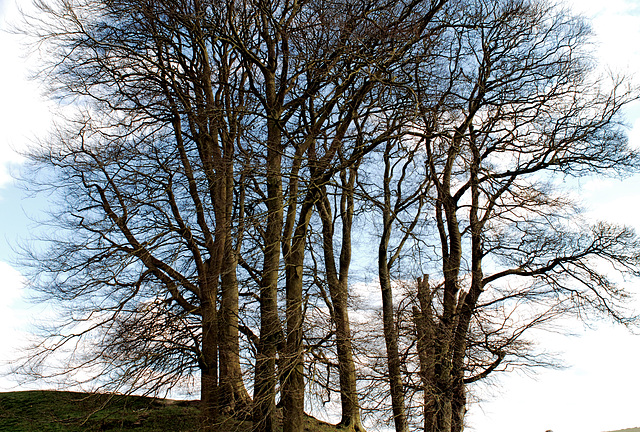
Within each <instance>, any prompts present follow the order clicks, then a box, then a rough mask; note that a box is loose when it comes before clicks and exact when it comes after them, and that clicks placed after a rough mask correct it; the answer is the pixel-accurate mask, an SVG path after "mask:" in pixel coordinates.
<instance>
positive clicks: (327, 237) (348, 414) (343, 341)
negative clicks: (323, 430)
mask: <svg viewBox="0 0 640 432" xmlns="http://www.w3.org/2000/svg"><path fill="white" fill-rule="evenodd" d="M354 180H355V171H354V172H353V173H352V176H351V178H350V179H349V182H348V183H345V182H344V181H343V192H342V193H343V195H342V197H343V199H342V200H341V203H342V204H343V205H342V207H343V208H342V209H341V213H342V214H341V218H342V245H341V250H340V269H339V272H340V273H339V276H338V270H337V269H336V265H335V256H334V252H333V235H334V230H333V216H332V214H331V207H330V206H331V204H330V202H329V199H328V197H327V195H326V192H325V191H323V195H322V199H321V200H320V202H319V203H318V209H319V213H320V218H321V220H322V235H323V250H324V260H325V271H326V273H327V283H328V285H329V294H330V296H331V303H332V305H333V308H332V309H330V310H332V312H333V313H332V316H331V319H332V320H333V322H334V323H335V325H336V348H337V351H338V373H339V375H340V402H341V406H342V418H341V419H340V423H339V425H338V426H339V427H340V428H341V429H344V430H346V431H353V432H364V427H363V426H362V420H361V417H360V403H359V401H358V391H357V387H356V368H355V364H354V361H353V346H352V344H351V329H350V325H349V311H348V307H347V300H348V297H349V295H348V294H349V283H348V276H349V266H350V264H351V226H352V221H353V182H354Z"/></svg>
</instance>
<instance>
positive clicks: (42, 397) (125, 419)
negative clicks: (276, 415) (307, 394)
mask: <svg viewBox="0 0 640 432" xmlns="http://www.w3.org/2000/svg"><path fill="white" fill-rule="evenodd" d="M217 429H218V430H219V431H220V432H250V431H251V422H249V421H241V420H236V419H233V418H226V419H222V420H221V424H220V425H219V427H218V428H217ZM198 430H200V411H199V409H198V405H197V401H174V400H165V399H154V398H147V397H140V396H118V395H104V394H88V393H74V392H59V391H23V392H9V393H0V431H1V432H9V431H11V432H63V431H64V432H101V431H114V432H115V431H136V432H166V431H172V432H173V431H175V432H197V431H198ZM305 430H306V431H308V432H335V431H336V428H335V426H333V425H330V424H327V423H324V422H321V421H319V420H316V419H315V418H313V417H308V418H307V423H306V425H305Z"/></svg>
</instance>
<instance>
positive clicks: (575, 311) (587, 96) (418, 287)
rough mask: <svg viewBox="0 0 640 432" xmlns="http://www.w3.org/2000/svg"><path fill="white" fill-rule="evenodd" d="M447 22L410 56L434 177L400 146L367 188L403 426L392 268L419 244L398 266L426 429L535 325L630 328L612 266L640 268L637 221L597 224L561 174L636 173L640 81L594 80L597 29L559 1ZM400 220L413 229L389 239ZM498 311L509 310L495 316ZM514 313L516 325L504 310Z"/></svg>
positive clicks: (448, 415) (455, 407) (454, 427)
mask: <svg viewBox="0 0 640 432" xmlns="http://www.w3.org/2000/svg"><path fill="white" fill-rule="evenodd" d="M451 18H452V21H451V23H452V24H451V26H450V27H449V29H448V30H447V32H446V34H444V35H443V37H442V39H441V40H442V44H441V45H439V47H440V49H441V51H440V53H439V55H438V56H436V57H435V58H434V57H432V61H431V62H428V63H427V66H426V67H423V64H421V63H416V64H414V65H412V67H414V68H415V69H413V76H414V77H416V79H415V80H413V81H412V83H413V90H414V91H415V94H416V97H417V98H418V100H419V102H418V112H419V114H418V117H417V119H416V121H412V122H410V123H409V125H410V126H409V129H408V130H407V135H409V136H413V137H414V139H415V143H416V147H417V146H418V145H419V146H422V147H421V149H423V151H424V153H425V154H424V156H423V157H424V160H425V164H426V167H425V169H424V171H422V170H420V168H418V169H415V168H414V170H413V172H414V174H415V175H418V176H423V178H424V183H423V184H421V185H420V186H419V189H417V190H416V189H415V180H413V179H412V181H413V183H414V186H413V187H412V186H411V182H410V181H407V178H408V177H410V176H409V175H407V173H406V170H407V166H408V165H407V164H409V163H410V162H409V161H411V159H412V157H413V153H408V154H402V155H398V154H397V153H396V154H394V152H397V150H396V149H398V148H400V147H398V146H395V147H394V146H391V145H389V146H388V151H386V152H385V153H384V155H383V159H384V161H385V171H384V174H383V175H382V179H381V180H379V181H378V183H376V184H381V186H377V187H376V186H373V189H374V190H377V191H380V192H379V195H378V196H377V197H373V192H367V193H368V195H370V196H371V197H373V198H374V202H375V203H376V206H377V207H378V208H379V215H380V216H379V217H380V220H381V226H382V234H381V237H380V238H381V240H380V249H379V256H378V260H379V268H380V287H381V290H382V298H383V316H384V318H383V321H384V323H385V325H384V329H385V340H386V342H387V354H388V374H389V380H390V396H391V404H392V408H393V412H394V420H395V425H396V430H398V431H404V430H407V427H408V426H407V421H406V420H405V417H406V414H405V406H404V405H403V400H402V398H403V397H404V396H405V395H406V388H404V389H403V388H402V380H401V377H402V374H401V370H400V367H399V365H400V364H401V361H400V354H399V351H398V343H399V342H398V341H399V339H398V325H399V322H400V320H399V319H398V317H397V316H394V314H395V309H394V305H393V298H394V296H393V295H391V289H392V287H393V284H392V283H390V282H389V277H388V276H387V274H389V269H390V267H391V266H392V265H393V262H394V260H396V259H397V258H398V257H399V256H400V254H401V251H402V249H403V248H405V249H407V246H408V245H406V244H405V242H406V239H407V238H413V239H415V241H413V242H412V243H413V245H411V247H412V252H409V250H405V252H403V253H404V254H405V255H407V256H408V257H409V259H408V261H409V264H408V267H409V268H410V269H411V270H409V271H407V270H405V269H397V270H396V275H397V276H395V280H397V281H398V280H400V281H401V280H403V279H404V280H407V279H409V280H412V279H413V280H414V281H415V285H414V286H415V288H414V294H413V295H414V299H415V303H414V304H415V308H414V322H415V327H416V330H415V332H416V333H415V337H416V338H417V340H416V348H417V352H416V357H417V360H418V362H419V364H420V377H421V380H422V392H423V395H424V402H423V404H422V406H423V410H422V412H421V413H420V415H421V417H422V420H423V428H424V430H426V431H438V432H442V431H445V432H450V431H461V430H462V429H463V426H464V414H465V411H466V404H467V399H466V386H467V385H468V384H469V383H472V382H475V381H477V380H479V379H483V378H485V377H486V376H488V375H489V374H490V373H491V372H493V371H495V370H496V369H498V368H500V367H502V366H503V365H504V364H509V362H512V361H513V362H517V360H518V357H520V359H521V360H522V359H525V360H526V356H527V354H526V352H523V351H522V349H523V348H524V345H523V344H524V342H525V339H524V337H523V334H526V330H528V329H531V328H535V327H536V326H538V325H542V324H543V323H546V322H548V321H549V320H551V319H553V318H556V317H558V316H560V315H562V316H566V315H573V316H579V317H584V316H588V315H590V313H594V312H599V313H602V314H604V315H605V316H607V317H609V318H611V319H613V320H615V321H618V322H622V323H629V322H631V321H632V319H633V314H629V313H628V311H626V308H625V304H624V303H625V301H626V299H627V296H628V292H627V291H625V290H624V289H623V288H621V287H619V286H617V285H616V284H614V283H613V282H612V280H611V279H610V277H609V274H610V272H612V271H620V272H623V273H627V274H630V275H635V276H637V275H638V271H639V270H640V267H639V264H640V262H639V258H640V255H639V252H640V249H638V246H639V244H638V240H637V238H636V236H635V234H634V233H633V231H632V230H631V229H629V228H627V227H620V226H615V225H611V224H607V223H605V222H599V223H596V224H595V225H593V226H589V224H588V223H587V222H585V220H584V219H583V218H582V217H581V215H580V214H579V212H578V211H577V210H576V205H575V204H574V203H573V202H572V200H570V199H569V198H568V197H566V196H563V194H562V192H561V190H560V189H559V188H558V187H557V186H556V184H555V182H556V179H557V176H558V175H561V176H564V177H565V178H566V177H578V176H584V175H591V174H598V175H607V174H610V175H617V174H620V173H623V172H629V171H632V170H634V169H635V167H636V166H637V154H636V153H635V152H634V151H633V150H632V149H630V148H629V147H628V146H627V141H626V137H625V135H624V132H623V125H622V124H621V123H620V117H619V115H620V112H621V109H622V107H623V106H625V104H627V103H629V102H630V101H632V100H635V99H636V98H637V96H638V94H637V90H635V89H632V88H631V87H629V86H628V85H627V84H626V83H625V82H624V81H623V80H619V79H617V78H615V77H614V78H612V79H610V80H605V79H603V78H597V77H595V76H594V75H595V74H594V71H593V67H592V64H593V62H592V59H591V58H590V57H589V55H588V51H587V50H588V45H587V42H588V38H589V29H588V26H587V25H586V24H585V23H584V21H582V20H581V19H579V18H575V17H573V16H572V15H570V14H569V13H568V12H566V11H564V10H561V9H559V8H557V7H556V6H551V5H547V4H545V3H543V2H533V1H531V2H530V1H510V0H506V1H500V2H485V1H477V2H466V3H465V8H464V9H463V10H460V11H459V14H455V15H454V16H452V17H451ZM418 143H419V144H418ZM371 189H372V188H371V185H366V188H365V190H366V191H371ZM423 197H428V205H427V206H425V205H424V204H423V201H422V200H423V199H424V198H423ZM412 200H413V201H412ZM411 203H413V204H412V205H411ZM421 212H422V216H420V213H421ZM420 218H421V219H420ZM419 220H427V221H428V223H429V224H432V225H431V226H432V227H433V228H435V232H436V233H437V237H436V238H437V239H438V240H439V241H434V240H435V239H434V238H433V237H432V238H428V237H425V236H424V235H420V230H419V229H418V227H417V225H416V224H418V221H419ZM422 225H423V226H424V227H425V228H426V227H427V225H426V224H422ZM394 230H395V231H397V232H400V233H404V234H402V235H400V236H398V238H397V239H396V241H395V244H390V243H389V235H390V234H389V233H390V232H391V231H394ZM408 236H410V237H408ZM425 250H426V251H429V252H424V251H425ZM433 251H435V253H434V252H433ZM412 256H413V258H411V257H412ZM434 257H438V258H439V260H440V262H439V264H438V265H437V266H436V265H434V261H433V258H434ZM412 260H413V261H412ZM403 264H404V265H405V266H407V260H406V259H405V260H404V262H403ZM420 267H421V268H422V269H423V272H424V273H425V274H424V276H423V275H421V274H416V269H419V268H420ZM613 269H616V270H613ZM418 271H419V270H418ZM412 273H413V274H412ZM393 279H394V278H391V280H393ZM497 310H500V311H502V313H503V314H504V315H503V316H504V317H507V318H504V319H503V320H502V321H497V322H496V321H495V315H494V316H493V317H491V313H495V312H496V311H497ZM516 314H518V316H519V319H520V320H522V321H520V322H518V321H514V320H513V319H510V318H508V317H510V316H514V315H516ZM492 318H493V319H494V320H493V321H492ZM501 326H506V327H507V330H506V331H505V330H503V329H501ZM531 359H532V360H533V361H534V362H535V358H531ZM525 363H526V362H525Z"/></svg>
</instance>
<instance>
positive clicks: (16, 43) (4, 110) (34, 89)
mask: <svg viewBox="0 0 640 432" xmlns="http://www.w3.org/2000/svg"><path fill="white" fill-rule="evenodd" d="M22 3H24V2H22ZM0 13H2V15H3V16H2V17H0V58H1V59H2V63H3V67H1V68H0V94H2V103H1V104H0V130H1V131H2V135H0V186H2V185H4V184H6V183H7V182H8V181H10V178H11V177H10V175H9V172H8V166H9V165H11V164H15V163H19V162H20V161H22V157H21V156H20V155H19V153H18V152H19V151H20V150H21V149H24V147H25V146H26V145H27V144H28V143H30V142H31V141H33V139H34V138H35V137H36V136H40V135H42V134H43V133H44V131H46V130H47V129H48V125H49V124H50V122H51V116H50V112H49V108H48V106H47V104H46V103H45V102H44V99H43V97H42V89H41V88H40V87H39V85H38V84H37V83H36V82H34V81H30V80H29V79H28V78H27V77H28V75H29V70H28V59H27V57H26V56H25V55H24V54H25V47H24V45H23V41H22V39H21V38H20V37H19V36H18V35H16V34H13V33H12V32H11V28H12V25H13V24H16V23H17V21H18V20H19V13H18V8H17V5H16V4H15V3H14V2H7V3H6V4H3V7H2V9H1V10H0Z"/></svg>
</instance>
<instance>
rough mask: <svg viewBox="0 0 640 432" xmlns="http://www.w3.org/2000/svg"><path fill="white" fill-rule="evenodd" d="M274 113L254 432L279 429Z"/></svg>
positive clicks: (279, 215) (278, 194) (278, 181)
mask: <svg viewBox="0 0 640 432" xmlns="http://www.w3.org/2000/svg"><path fill="white" fill-rule="evenodd" d="M274 80H275V78H274V77H273V74H271V75H268V76H267V77H266V84H267V86H268V88H269V90H268V94H269V95H268V96H269V99H270V100H274V98H275V81H274ZM276 118H278V115H277V114H275V113H272V115H271V118H270V119H269V121H268V124H267V127H268V137H267V141H268V146H267V167H266V168H267V179H266V182H267V200H266V206H267V226H266V230H265V235H264V242H265V243H264V264H263V270H262V282H261V286H260V340H259V343H258V347H257V353H256V367H255V378H254V396H253V407H254V409H253V431H254V432H273V430H274V426H275V409H276V406H275V397H276V367H275V366H276V355H277V348H278V342H279V340H280V338H281V326H280V319H279V318H278V269H279V266H280V240H281V230H282V222H283V209H282V177H281V176H282V173H281V168H282V156H281V155H282V153H281V148H280V143H281V132H280V130H279V125H278V124H277V122H276V121H275V119H276Z"/></svg>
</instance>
